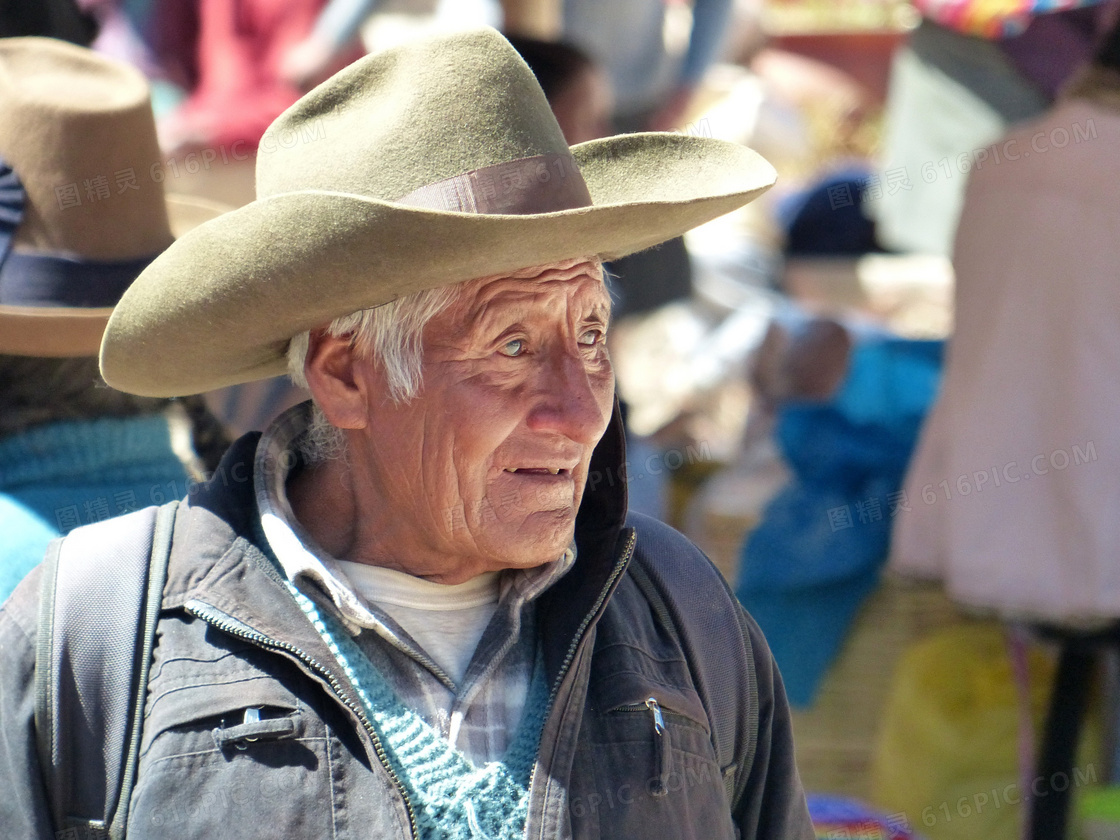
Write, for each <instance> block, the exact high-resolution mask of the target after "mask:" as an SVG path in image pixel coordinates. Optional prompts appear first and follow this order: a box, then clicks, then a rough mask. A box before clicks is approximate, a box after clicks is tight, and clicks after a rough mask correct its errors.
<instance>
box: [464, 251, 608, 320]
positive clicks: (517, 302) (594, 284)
mask: <svg viewBox="0 0 1120 840" xmlns="http://www.w3.org/2000/svg"><path fill="white" fill-rule="evenodd" d="M457 304H458V306H457V307H456V308H457V309H458V310H459V312H460V313H461V314H462V315H463V316H464V317H465V319H466V320H467V321H468V323H479V321H480V320H485V318H486V316H487V315H488V314H490V313H492V312H494V311H495V310H501V311H502V312H503V313H506V314H509V313H511V312H512V313H517V314H518V315H524V316H531V315H534V314H536V315H548V314H561V313H567V314H568V315H575V316H577V317H584V318H591V317H594V318H598V319H600V320H602V321H604V322H605V321H606V320H608V319H609V317H610V309H611V299H610V294H609V292H608V290H607V287H606V283H605V280H604V274H603V265H602V262H601V261H599V260H598V259H594V258H590V257H589V258H584V259H575V260H566V261H564V262H560V263H549V264H547V265H539V266H531V267H529V268H525V269H522V270H520V271H517V272H513V273H512V274H504V275H495V276H492V277H480V278H478V279H476V280H468V281H467V282H465V283H463V284H461V286H460V288H459V290H458V296H457Z"/></svg>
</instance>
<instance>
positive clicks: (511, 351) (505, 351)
mask: <svg viewBox="0 0 1120 840" xmlns="http://www.w3.org/2000/svg"><path fill="white" fill-rule="evenodd" d="M498 352H500V353H501V354H502V355H503V356H509V357H510V358H513V357H515V356H520V355H521V354H522V353H524V352H525V342H524V341H523V340H522V339H520V338H515V339H513V340H512V341H507V342H506V343H505V344H503V345H502V349H501V350H500V351H498Z"/></svg>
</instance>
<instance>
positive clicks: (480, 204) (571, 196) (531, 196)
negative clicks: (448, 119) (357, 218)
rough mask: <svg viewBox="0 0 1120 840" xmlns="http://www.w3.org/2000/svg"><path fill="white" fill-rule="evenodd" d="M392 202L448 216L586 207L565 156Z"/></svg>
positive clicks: (528, 161)
mask: <svg viewBox="0 0 1120 840" xmlns="http://www.w3.org/2000/svg"><path fill="white" fill-rule="evenodd" d="M397 203H398V204H407V205H409V206H411V207H423V208H425V209H429V210H447V211H450V212H453V213H483V214H486V215H514V216H530V215H535V214H538V213H557V212H559V211H561V210H574V209H575V208H577V207H590V206H591V193H590V192H588V190H587V184H586V183H585V182H584V180H583V175H581V174H580V171H579V167H578V166H576V162H575V161H574V160H573V159H572V157H571V155H560V154H546V155H535V156H533V157H527V158H521V159H520V160H511V161H507V162H506V163H496V164H494V165H493V166H484V167H482V168H481V169H472V170H470V171H469V172H464V173H463V174H461V175H455V176H453V177H451V178H444V179H443V180H442V181H436V182H435V183H434V184H428V185H427V186H424V187H421V188H420V189H418V190H414V191H413V192H410V193H409V194H408V195H406V196H405V197H404V198H401V199H398V200H397Z"/></svg>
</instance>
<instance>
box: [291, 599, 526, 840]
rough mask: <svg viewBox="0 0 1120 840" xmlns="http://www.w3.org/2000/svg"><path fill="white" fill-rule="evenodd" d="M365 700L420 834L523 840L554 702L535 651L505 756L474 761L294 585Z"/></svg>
mask: <svg viewBox="0 0 1120 840" xmlns="http://www.w3.org/2000/svg"><path fill="white" fill-rule="evenodd" d="M289 588H290V589H291V591H292V594H293V595H294V596H295V598H296V601H297V602H298V603H299V605H300V607H301V608H302V609H303V611H304V612H305V613H306V614H307V616H308V618H309V619H310V620H311V623H312V624H313V625H314V626H315V629H316V630H318V631H319V634H320V635H321V636H322V637H323V639H324V640H325V641H326V643H327V646H328V647H329V648H330V650H331V653H333V654H334V656H335V658H336V659H337V660H338V662H339V664H340V665H341V666H342V669H343V670H344V671H345V672H346V676H347V677H348V678H349V679H350V682H351V683H352V684H353V686H354V688H355V690H356V691H357V693H358V695H359V696H360V697H361V698H362V703H363V704H364V705H365V709H366V714H367V715H368V716H369V718H370V720H371V721H372V723H373V726H374V729H375V730H376V732H377V734H378V737H379V738H380V740H381V743H382V746H383V747H384V748H385V751H386V753H387V755H388V758H389V762H390V764H391V766H392V769H393V771H394V772H395V773H396V774H397V776H398V777H399V779H400V780H401V783H402V785H403V786H404V788H405V793H406V795H407V796H408V798H409V801H410V802H411V803H412V806H413V811H414V812H415V813H416V822H417V827H418V828H419V831H420V837H421V840H519V838H521V837H523V836H524V833H525V820H526V818H527V816H528V813H529V786H530V782H531V780H532V772H533V766H534V764H535V763H536V758H537V750H538V747H539V744H540V734H541V727H542V725H543V723H544V717H545V713H546V711H547V706H548V686H547V684H546V680H545V676H544V668H543V667H542V664H541V662H540V657H539V656H538V657H537V660H538V661H537V664H536V666H535V667H534V669H533V677H532V679H531V680H530V683H529V692H528V695H527V696H526V698H525V712H524V714H523V715H522V719H521V725H520V727H519V728H518V731H517V734H516V735H515V736H514V738H513V740H512V741H511V742H510V745H509V748H508V750H507V751H506V754H505V756H503V757H502V760H501V761H493V762H490V763H489V764H486V765H484V766H483V767H475V766H474V765H473V764H471V762H470V761H469V760H468V759H467V758H466V756H464V755H463V754H462V753H461V752H460V751H459V750H457V749H455V748H454V747H452V746H451V745H450V744H449V743H448V742H447V740H446V739H445V738H443V737H441V736H440V734H439V733H438V732H437V731H436V730H435V729H433V728H432V727H431V726H429V725H428V724H427V723H425V722H424V721H423V720H422V719H421V718H420V716H419V715H418V714H416V712H414V711H413V710H412V709H410V708H408V707H406V706H405V705H404V704H403V703H401V702H400V700H399V699H398V698H397V696H396V694H395V693H394V692H393V689H392V687H391V686H390V685H389V683H388V682H387V681H386V679H385V677H384V676H383V675H382V674H381V673H380V672H379V671H378V670H377V669H376V668H375V667H374V666H373V664H372V663H371V662H370V661H369V658H368V657H367V656H366V655H365V654H363V653H362V651H361V648H359V647H358V645H357V643H356V642H355V641H354V640H353V639H352V638H351V637H350V636H349V634H348V633H347V632H346V630H345V629H344V628H343V627H342V626H341V625H340V624H339V623H338V622H337V621H336V620H335V619H333V618H332V617H331V616H330V615H328V614H327V613H326V612H324V611H321V610H320V609H319V608H318V607H317V606H316V605H315V603H314V602H313V601H311V599H309V598H307V597H306V596H305V595H303V594H302V593H300V592H299V591H298V590H296V589H295V588H294V587H291V586H290V585H289Z"/></svg>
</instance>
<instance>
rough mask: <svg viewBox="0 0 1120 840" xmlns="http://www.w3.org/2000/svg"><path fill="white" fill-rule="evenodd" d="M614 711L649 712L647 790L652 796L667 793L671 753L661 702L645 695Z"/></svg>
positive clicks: (671, 762) (671, 761)
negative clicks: (650, 739)
mask: <svg viewBox="0 0 1120 840" xmlns="http://www.w3.org/2000/svg"><path fill="white" fill-rule="evenodd" d="M615 711H616V712H629V713H634V712H642V713H645V712H647V711H648V712H649V714H650V718H651V720H652V723H653V775H652V776H651V777H650V782H651V784H650V788H649V792H650V794H651V795H652V796H655V797H658V798H660V797H662V796H666V795H667V794H668V793H669V776H670V774H671V773H672V772H673V753H672V750H671V749H670V746H671V744H670V742H669V729H668V727H666V726H665V716H664V715H662V714H661V704H660V703H658V702H657V698H656V697H647V698H646V699H645V701H644V702H642V703H641V704H634V705H632V706H622V707H621V708H618V709H615Z"/></svg>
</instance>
